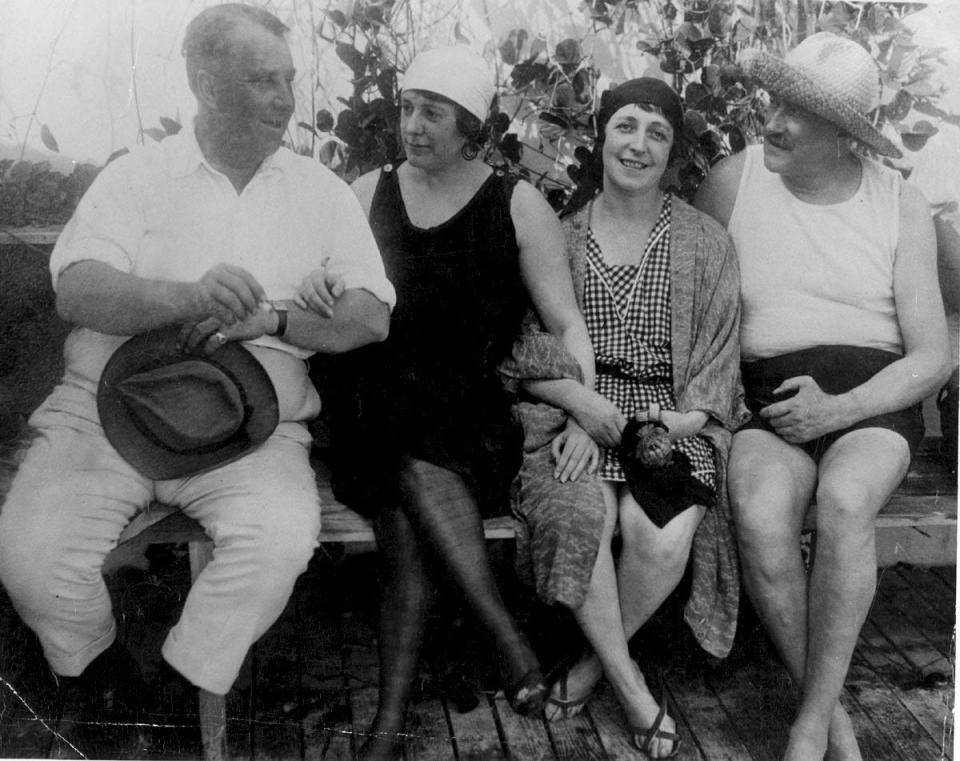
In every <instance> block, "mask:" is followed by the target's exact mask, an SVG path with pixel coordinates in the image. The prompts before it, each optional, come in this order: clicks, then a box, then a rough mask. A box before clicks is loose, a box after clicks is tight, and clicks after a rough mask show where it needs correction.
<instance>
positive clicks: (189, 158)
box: [163, 125, 292, 177]
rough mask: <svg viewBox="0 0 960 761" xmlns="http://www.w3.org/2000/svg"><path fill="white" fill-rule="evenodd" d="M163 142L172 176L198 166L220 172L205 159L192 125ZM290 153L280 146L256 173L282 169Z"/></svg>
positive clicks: (184, 175)
mask: <svg viewBox="0 0 960 761" xmlns="http://www.w3.org/2000/svg"><path fill="white" fill-rule="evenodd" d="M163 143H164V147H165V148H167V150H168V156H167V158H168V166H169V167H170V174H171V175H172V176H173V177H186V176H187V175H188V174H191V173H192V172H194V171H196V170H197V169H199V168H200V167H206V168H207V169H208V170H209V171H211V172H217V173H218V174H219V173H220V172H219V171H218V170H217V169H215V168H214V167H213V166H212V165H211V164H210V162H209V161H207V158H206V156H204V155H203V151H202V150H200V144H199V143H198V142H197V135H196V132H195V131H194V125H190V127H189V128H187V129H182V130H180V132H179V133H177V134H176V135H174V136H171V137H168V138H167V139H166V140H164V141H163ZM291 155H292V154H291V152H290V151H289V150H287V149H285V148H284V147H283V146H280V148H278V149H277V150H276V151H274V152H273V153H271V154H270V155H269V156H267V157H266V158H265V159H264V160H263V162H262V163H261V164H260V166H259V167H258V169H257V174H264V173H266V172H273V171H283V170H284V169H285V168H286V167H287V165H288V163H289V161H290V156H291Z"/></svg>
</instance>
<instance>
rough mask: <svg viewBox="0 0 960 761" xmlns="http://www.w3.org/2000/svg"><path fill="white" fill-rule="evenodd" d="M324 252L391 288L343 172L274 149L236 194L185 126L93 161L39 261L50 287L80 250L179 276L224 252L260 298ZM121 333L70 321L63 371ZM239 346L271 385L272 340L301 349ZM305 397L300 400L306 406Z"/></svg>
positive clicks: (344, 270)
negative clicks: (44, 260) (95, 168)
mask: <svg viewBox="0 0 960 761" xmlns="http://www.w3.org/2000/svg"><path fill="white" fill-rule="evenodd" d="M327 257H329V261H328V263H327V267H328V269H329V270H330V271H331V272H332V273H337V274H340V275H342V276H343V279H344V282H345V284H346V287H347V288H362V289H365V290H367V291H369V292H370V293H372V294H373V295H374V296H376V297H377V298H378V299H379V300H380V301H382V302H384V303H385V304H386V305H387V306H388V307H390V308H392V307H393V305H394V304H395V302H396V294H395V292H394V289H393V286H392V285H391V284H390V282H389V281H388V280H387V278H386V275H385V273H384V268H383V261H382V260H381V258H380V252H379V249H378V248H377V244H376V242H375V241H374V238H373V234H372V233H371V232H370V227H369V225H368V224H367V220H366V217H365V216H364V214H363V210H362V209H361V207H360V204H359V202H358V201H357V199H356V197H355V196H354V194H353V193H352V191H351V190H350V189H349V188H348V187H347V185H346V184H345V183H343V181H342V180H340V179H339V178H337V177H336V176H335V175H334V174H333V173H332V172H330V171H329V170H328V169H327V168H326V167H324V166H322V165H321V164H320V163H319V162H316V161H312V160H311V159H310V158H309V157H303V156H297V155H296V154H294V153H293V152H292V151H289V150H287V149H286V148H280V149H279V150H278V151H276V152H275V153H274V154H273V155H271V156H269V157H268V158H266V159H265V160H264V161H263V163H262V164H261V166H260V167H259V169H258V170H257V172H256V174H255V175H254V176H253V178H252V179H251V180H250V182H249V183H248V184H247V186H246V187H245V188H244V189H243V191H242V192H240V193H239V194H238V193H237V191H236V189H235V188H234V187H233V185H232V184H231V183H230V181H229V180H228V179H227V177H226V176H225V175H223V174H222V173H220V172H218V171H217V170H216V169H214V168H213V167H211V166H210V164H209V163H208V162H207V161H206V160H205V158H204V156H203V154H202V152H201V150H200V147H199V145H198V144H197V140H196V137H195V136H194V133H193V130H190V129H187V130H183V131H182V132H180V133H179V134H177V135H174V136H171V137H168V138H166V139H165V140H163V141H162V142H160V143H156V144H152V145H149V146H147V147H144V148H138V149H137V150H135V151H132V152H131V153H129V154H127V155H125V156H122V157H120V158H118V159H116V160H115V161H113V162H112V163H110V164H109V165H108V166H107V167H105V168H104V169H103V171H102V172H101V173H100V174H99V175H98V177H97V179H96V180H95V182H94V183H93V185H92V186H91V187H90V189H89V190H88V191H87V193H86V195H84V197H83V199H82V200H81V202H80V204H79V205H78V207H77V210H76V213H75V214H74V216H73V218H72V219H71V220H70V221H69V223H68V224H67V225H66V227H65V228H64V230H63V233H62V234H61V235H60V238H59V240H58V241H57V245H56V247H55V248H54V251H53V254H52V255H51V259H50V269H51V273H52V276H53V284H54V288H56V287H57V281H58V278H59V276H60V274H61V273H62V272H63V270H64V269H66V268H67V267H68V266H70V265H71V264H73V263H76V262H80V261H84V260H96V261H101V262H105V263H107V264H110V265H112V266H113V267H116V268H117V269H118V270H121V271H122V272H128V273H130V274H133V275H137V276H139V277H144V278H152V279H158V280H173V281H183V282H191V281H196V280H198V279H200V277H202V276H203V274H204V273H205V272H206V271H207V270H209V269H210V268H211V267H212V266H214V265H215V264H218V263H220V262H226V263H230V264H235V265H237V266H240V267H243V268H244V269H246V270H248V271H249V272H250V273H251V274H252V275H253V277H254V278H256V280H257V281H258V282H259V283H260V285H261V286H263V288H264V290H265V291H266V296H267V298H268V299H271V300H277V299H290V298H292V297H293V296H294V294H295V292H296V289H297V286H298V285H299V284H300V282H301V280H302V279H303V278H304V277H305V276H306V275H307V274H308V273H310V272H311V271H312V270H314V269H316V268H318V267H319V266H320V265H321V263H322V262H323V261H324V260H325V259H326V258H327ZM123 340H125V339H124V338H122V337H117V336H107V335H105V334H102V333H98V332H96V331H92V330H89V329H85V328H77V329H75V330H74V331H73V333H72V334H71V335H70V337H69V338H68V341H67V346H66V362H67V372H68V374H69V373H71V371H72V372H73V373H74V375H76V376H78V378H79V379H80V380H85V381H88V382H92V383H95V382H96V381H97V380H98V379H99V376H100V372H101V370H102V368H103V365H104V364H105V363H106V360H107V359H108V358H109V356H110V354H112V353H113V351H114V350H115V349H116V347H117V346H118V345H119V344H120V343H121V342H122V341H123ZM247 345H248V348H251V350H253V351H254V352H255V354H256V355H257V357H258V359H260V360H261V362H263V363H264V364H265V365H266V366H267V369H268V372H271V376H272V377H274V380H275V385H277V386H278V389H277V390H278V395H280V394H281V392H282V391H283V389H284V387H285V386H286V385H287V383H285V382H284V379H283V378H277V377H275V376H274V374H275V373H276V372H281V373H284V372H286V371H284V370H282V369H281V368H282V367H283V366H284V365H288V366H289V362H282V361H280V362H277V361H271V360H270V359H269V357H270V356H271V355H274V354H275V352H276V350H279V351H280V352H284V353H285V354H286V355H292V356H293V357H294V358H296V359H298V360H302V359H305V358H306V357H308V356H310V354H311V352H309V351H307V350H304V349H301V348H298V347H295V346H291V345H290V344H287V343H284V342H282V341H280V340H278V339H276V338H271V337H269V336H263V337H261V338H258V339H256V340H254V341H251V342H248V344H247ZM260 347H262V348H263V349H271V350H274V351H271V352H264V351H258V349H259V348H260ZM265 358H266V359H265ZM274 366H275V367H274ZM286 374H289V372H286ZM296 374H298V375H299V371H297V373H296ZM304 377H305V376H304ZM291 380H292V379H291ZM300 382H301V380H300V379H298V380H297V383H298V384H299V383H300ZM297 393H300V394H303V393H306V389H301V390H300V391H298V392H297ZM294 406H302V405H297V404H294ZM314 406H315V405H313V404H308V405H307V407H310V408H311V411H313V410H312V408H313V407H314ZM283 407H284V400H283V399H282V398H281V408H283ZM303 411H304V410H300V412H301V413H302V412H303ZM297 417H302V415H301V414H297ZM287 419H290V418H289V417H288V418H287Z"/></svg>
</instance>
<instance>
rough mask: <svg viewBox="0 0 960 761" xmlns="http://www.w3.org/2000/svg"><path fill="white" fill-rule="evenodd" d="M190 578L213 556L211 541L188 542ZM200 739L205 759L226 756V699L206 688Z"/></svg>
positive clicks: (202, 692)
mask: <svg viewBox="0 0 960 761" xmlns="http://www.w3.org/2000/svg"><path fill="white" fill-rule="evenodd" d="M189 550H190V580H191V582H193V581H196V580H197V576H199V575H200V572H201V571H202V570H203V569H204V566H206V565H207V563H209V562H210V560H211V559H212V558H213V543H212V542H210V541H208V540H204V541H199V542H190V544H189ZM199 703H200V739H201V741H202V743H203V757H204V758H205V759H206V761H223V759H226V758H227V700H226V697H225V696H223V695H215V694H214V693H212V692H207V691H206V690H200V691H199Z"/></svg>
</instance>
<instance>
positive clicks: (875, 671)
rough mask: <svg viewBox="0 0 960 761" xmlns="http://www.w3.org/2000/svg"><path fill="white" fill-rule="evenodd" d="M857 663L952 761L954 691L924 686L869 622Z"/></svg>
mask: <svg viewBox="0 0 960 761" xmlns="http://www.w3.org/2000/svg"><path fill="white" fill-rule="evenodd" d="M854 662H855V663H856V664H860V665H862V666H863V668H869V669H870V671H871V672H872V676H873V681H875V682H879V683H882V684H884V685H885V686H886V687H887V688H888V689H889V691H890V693H891V695H892V696H893V698H894V699H895V700H897V701H898V702H899V703H900V704H901V705H903V706H904V707H905V708H906V709H907V710H908V711H909V712H910V714H911V715H912V716H913V717H914V718H915V720H916V721H917V722H918V723H919V724H920V726H921V727H923V729H924V730H925V732H926V733H927V736H928V737H929V738H930V739H931V740H932V741H933V742H934V743H935V744H936V745H937V747H938V748H940V749H942V751H943V754H944V757H945V758H947V759H949V758H952V756H953V753H952V744H949V743H948V742H947V741H948V739H949V738H950V737H951V736H952V723H953V722H952V711H951V707H952V704H953V689H952V687H950V686H949V684H944V683H941V684H935V683H929V684H924V682H923V678H922V674H921V673H920V672H918V671H917V670H916V669H915V668H914V667H913V665H912V664H911V663H909V662H908V661H906V660H905V659H904V658H903V656H902V655H901V654H900V653H899V652H898V651H897V650H896V649H895V648H894V647H892V646H891V645H890V643H889V641H888V640H887V639H886V637H884V636H883V635H882V634H880V632H879V630H878V629H877V628H876V627H875V626H874V624H873V623H871V622H870V621H867V623H866V624H865V625H864V627H863V630H862V632H861V635H860V644H859V647H858V648H857V652H856V654H855V655H854Z"/></svg>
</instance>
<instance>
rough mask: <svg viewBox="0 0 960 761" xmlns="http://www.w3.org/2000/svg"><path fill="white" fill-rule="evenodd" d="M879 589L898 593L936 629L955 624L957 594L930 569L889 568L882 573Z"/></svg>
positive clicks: (898, 596)
mask: <svg viewBox="0 0 960 761" xmlns="http://www.w3.org/2000/svg"><path fill="white" fill-rule="evenodd" d="M880 591H881V592H886V593H887V594H888V595H891V596H894V595H895V596H896V598H897V599H898V600H901V601H902V602H903V603H904V604H905V605H906V606H907V607H908V608H915V609H916V612H917V614H918V618H920V619H929V622H930V624H931V625H932V626H935V627H937V628H942V627H944V626H946V627H952V626H953V622H954V620H955V618H956V610H955V602H954V595H953V592H952V590H948V589H947V588H946V586H945V585H944V584H943V582H942V581H941V580H940V579H938V578H937V576H936V575H935V574H934V573H932V571H931V570H930V569H928V568H914V569H910V572H909V574H907V572H906V571H905V569H903V568H888V569H886V571H884V572H883V573H882V574H881V578H880Z"/></svg>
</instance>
